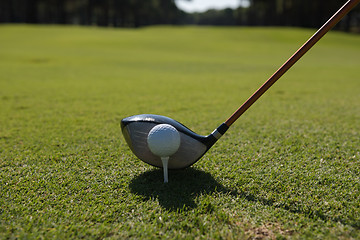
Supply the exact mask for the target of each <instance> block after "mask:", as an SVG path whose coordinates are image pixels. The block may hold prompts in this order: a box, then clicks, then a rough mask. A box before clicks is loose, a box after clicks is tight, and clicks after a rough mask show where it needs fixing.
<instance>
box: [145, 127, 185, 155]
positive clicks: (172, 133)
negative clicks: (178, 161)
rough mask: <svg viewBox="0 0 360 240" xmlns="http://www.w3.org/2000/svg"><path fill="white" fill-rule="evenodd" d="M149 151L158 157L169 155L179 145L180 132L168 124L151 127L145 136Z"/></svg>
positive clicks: (174, 151)
mask: <svg viewBox="0 0 360 240" xmlns="http://www.w3.org/2000/svg"><path fill="white" fill-rule="evenodd" d="M147 142H148V146H149V148H150V151H151V152H152V153H153V154H155V155H157V156H159V157H170V156H171V155H173V154H174V153H176V151H177V150H178V149H179V147H180V134H179V132H178V131H177V130H176V128H174V127H173V126H171V125H169V124H159V125H156V126H155V127H153V128H152V129H151V130H150V132H149V134H148V137H147Z"/></svg>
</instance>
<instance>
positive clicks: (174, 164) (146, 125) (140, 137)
mask: <svg viewBox="0 0 360 240" xmlns="http://www.w3.org/2000/svg"><path fill="white" fill-rule="evenodd" d="M158 124H169V125H171V126H173V127H175V128H176V130H177V131H178V132H179V134H180V147H179V149H178V151H177V152H176V153H175V154H173V155H172V156H170V158H169V162H168V168H169V169H183V168H186V167H189V166H191V165H192V164H194V163H195V162H197V161H198V160H199V159H200V158H201V157H202V156H203V155H204V154H205V153H206V152H207V151H208V150H209V149H210V148H211V146H212V145H214V143H215V142H216V141H217V140H218V139H219V138H220V137H221V135H222V134H224V133H225V131H226V130H227V128H228V127H227V126H226V125H224V124H222V125H221V126H220V127H219V128H217V129H215V130H214V132H213V133H211V134H210V135H208V136H201V135H199V134H196V133H194V132H193V131H191V130H190V129H189V128H187V127H185V126H184V125H183V124H181V123H179V122H178V121H175V120H173V119H171V118H168V117H164V116H160V115H154V114H141V115H135V116H131V117H127V118H124V119H122V120H121V130H122V133H123V135H124V138H125V140H126V142H127V144H128V145H129V147H130V149H131V151H132V152H133V153H134V154H135V156H137V157H138V158H139V159H141V160H142V161H144V162H146V163H148V164H150V165H152V166H155V167H160V168H161V167H162V161H161V158H160V157H159V156H156V155H154V154H153V153H152V152H151V151H150V149H149V146H148V143H147V137H148V134H149V132H150V130H151V129H152V128H153V127H154V126H156V125H158Z"/></svg>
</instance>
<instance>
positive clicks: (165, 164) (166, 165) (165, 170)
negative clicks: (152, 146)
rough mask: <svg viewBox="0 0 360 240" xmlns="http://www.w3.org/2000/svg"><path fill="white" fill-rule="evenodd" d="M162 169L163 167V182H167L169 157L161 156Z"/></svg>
mask: <svg viewBox="0 0 360 240" xmlns="http://www.w3.org/2000/svg"><path fill="white" fill-rule="evenodd" d="M161 161H162V165H163V169H164V183H167V182H168V162H169V157H161Z"/></svg>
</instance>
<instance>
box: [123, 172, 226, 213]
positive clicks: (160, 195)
mask: <svg viewBox="0 0 360 240" xmlns="http://www.w3.org/2000/svg"><path fill="white" fill-rule="evenodd" d="M129 187H130V189H131V191H132V192H133V193H135V194H137V195H140V196H143V197H144V198H145V199H146V200H149V199H153V198H156V199H158V201H159V204H160V205H161V206H162V207H164V208H166V209H168V210H172V211H177V210H190V209H193V208H196V207H197V204H196V203H195V201H194V200H195V198H196V196H198V195H200V194H211V193H213V192H222V193H229V192H231V191H230V190H228V189H226V188H225V187H224V186H222V185H221V184H219V183H218V182H217V181H216V180H215V179H214V178H213V177H212V176H211V174H209V173H206V172H204V171H201V170H196V169H193V168H187V169H184V170H175V171H169V182H168V183H166V184H165V183H164V182H163V171H162V169H154V170H150V171H147V172H144V173H142V174H140V175H139V176H137V177H135V178H134V179H133V180H132V181H131V182H130V185H129Z"/></svg>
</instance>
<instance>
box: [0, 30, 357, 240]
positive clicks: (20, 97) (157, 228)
mask: <svg viewBox="0 0 360 240" xmlns="http://www.w3.org/2000/svg"><path fill="white" fill-rule="evenodd" d="M314 31H315V30H311V29H310V30H309V29H306V30H304V29H291V28H235V27H234V28H212V27H149V28H140V29H111V28H109V29H104V28H93V27H84V28H81V27H62V26H31V25H30V26H25V25H2V26H0V46H1V47H0V109H1V111H0V123H1V124H0V206H1V208H0V238H1V239H6V238H10V239H14V238H19V239H55V238H57V239H76V238H84V239H124V238H136V239H144V238H146V239H148V238H179V239H183V238H187V239H194V238H197V239H221V238H222V239H241V238H257V239H266V238H270V239H271V238H276V237H279V238H294V239H299V238H301V239H313V238H318V239H338V238H341V239H351V238H353V239H358V238H360V193H359V189H360V178H359V176H360V138H359V136H360V135H359V134H360V124H359V123H360V92H359V91H360V36H359V35H352V34H345V33H339V32H334V31H333V32H330V33H329V34H328V35H326V36H325V38H324V39H322V40H321V41H320V42H319V43H318V44H317V45H316V46H315V47H314V48H313V49H312V50H311V51H310V52H309V53H308V54H307V55H305V57H303V58H302V59H301V60H300V61H299V62H298V63H297V64H296V65H295V66H294V67H293V68H292V69H291V70H290V71H289V72H288V73H286V75H285V76H284V77H282V78H281V79H280V80H279V81H278V82H277V83H276V84H275V85H274V86H273V87H272V88H271V89H270V90H269V91H268V92H267V93H266V94H265V95H264V96H263V97H262V98H260V100H259V101H258V102H256V103H255V104H254V105H253V106H252V107H251V108H250V109H249V110H248V111H247V112H246V113H245V114H244V115H243V116H242V117H241V118H240V119H239V120H238V121H237V122H236V123H235V124H234V125H233V126H232V127H231V128H230V129H229V131H228V132H227V134H226V135H225V136H224V137H223V138H222V139H221V140H220V141H219V142H218V143H217V144H216V145H215V146H213V148H212V149H211V150H210V151H209V152H208V153H206V155H205V156H204V157H203V158H202V159H201V160H200V161H199V162H197V163H196V164H195V165H194V166H192V167H191V168H188V169H186V170H181V171H170V172H169V183H168V184H163V182H162V180H163V176H162V171H161V170H159V169H156V168H153V167H151V166H148V165H147V164H145V163H143V162H141V161H140V160H138V159H136V157H135V156H134V155H133V154H132V153H131V151H130V149H129V148H128V147H127V145H126V143H125V141H124V139H123V137H122V134H121V130H120V126H119V123H120V120H121V119H122V118H124V117H127V116H131V115H135V114H141V113H153V114H160V115H165V116H168V117H171V118H173V119H176V120H178V121H180V122H181V123H183V124H185V125H186V126H188V127H189V128H191V129H192V130H194V131H195V132H197V133H199V134H202V135H207V134H209V133H210V132H211V131H212V130H213V129H214V128H216V127H217V126H218V125H220V124H221V123H222V122H223V121H225V120H226V119H227V118H228V117H229V116H230V115H231V114H232V113H233V112H234V111H235V110H236V109H237V108H238V107H239V106H240V105H241V104H242V103H243V102H244V101H245V100H246V99H247V98H248V97H249V96H250V95H251V94H252V93H253V92H254V91H255V90H256V89H257V88H258V87H259V86H260V85H262V84H263V82H264V81H265V80H266V79H267V78H268V77H269V76H271V75H272V74H273V72H274V71H275V70H276V69H277V68H278V67H279V66H280V65H282V64H283V62H284V61H285V60H286V59H287V58H288V57H290V56H291V55H292V54H293V52H294V51H295V50H297V49H298V47H299V46H301V45H302V44H303V42H305V41H306V40H307V39H308V38H309V37H310V36H311V35H312V34H313V33H314Z"/></svg>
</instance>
